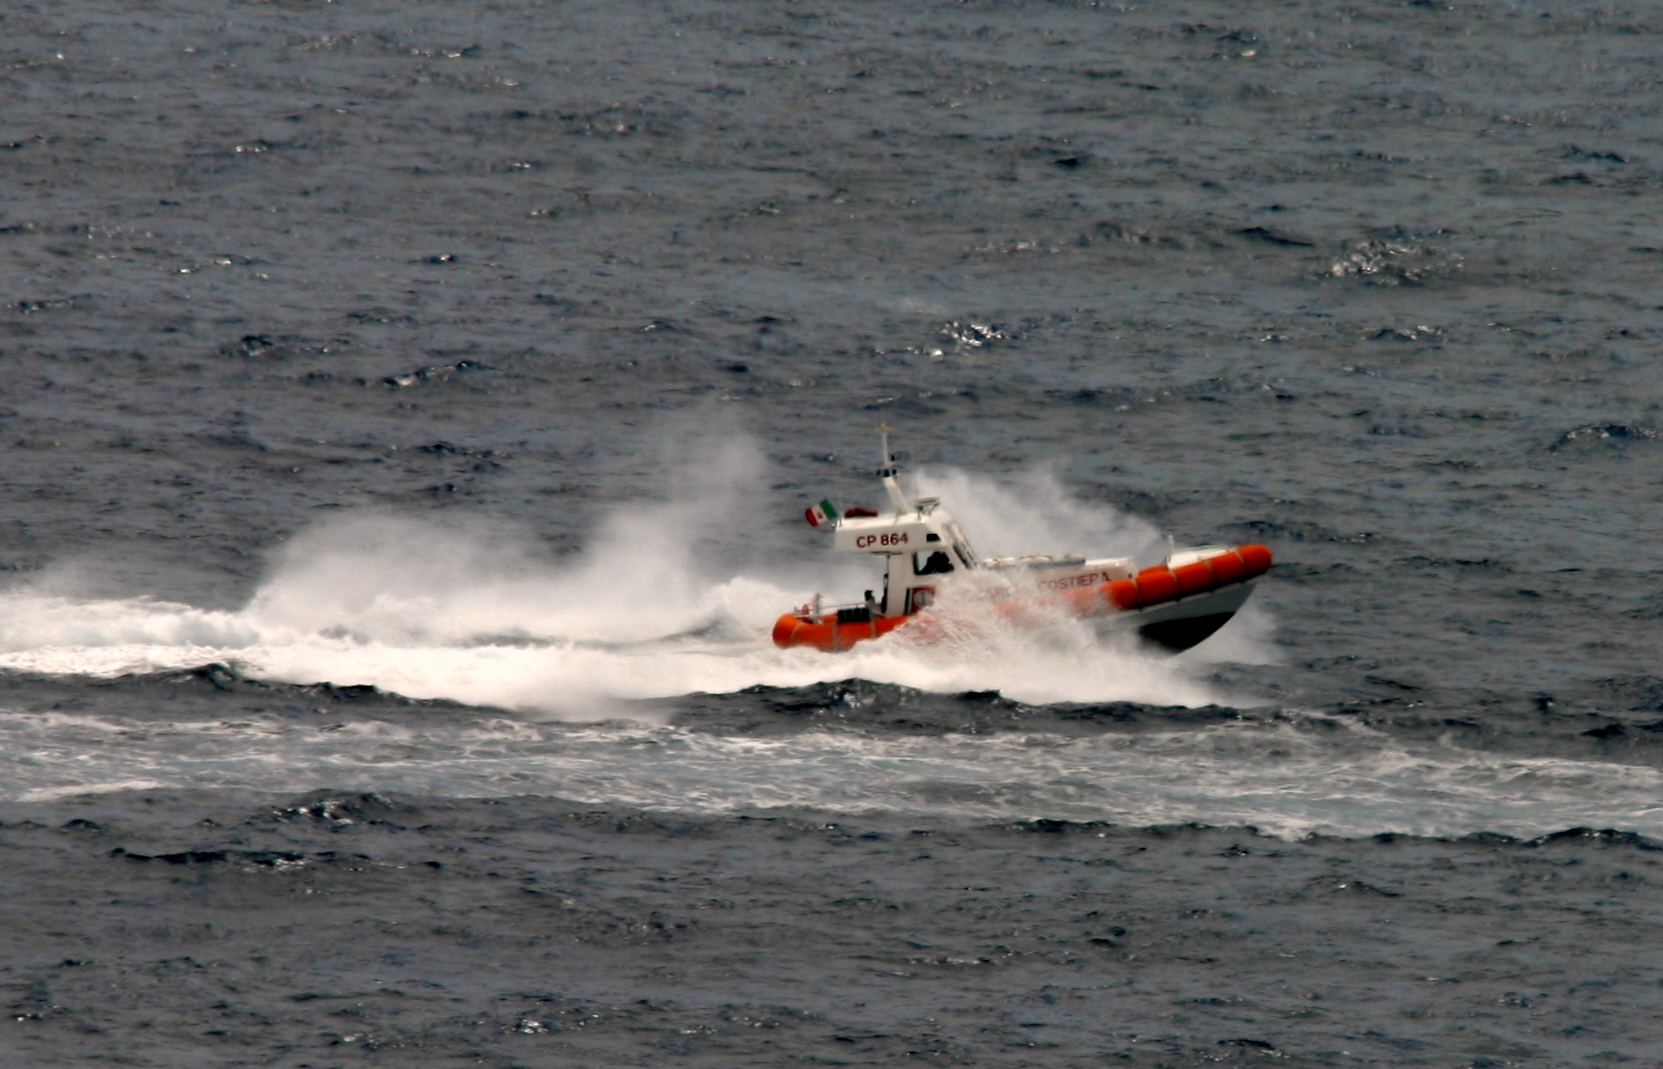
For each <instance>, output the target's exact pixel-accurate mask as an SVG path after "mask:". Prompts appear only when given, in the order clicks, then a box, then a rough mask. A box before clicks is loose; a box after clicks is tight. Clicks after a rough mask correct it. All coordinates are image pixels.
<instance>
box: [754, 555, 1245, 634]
mask: <svg viewBox="0 0 1663 1069" xmlns="http://www.w3.org/2000/svg"><path fill="white" fill-rule="evenodd" d="M1271 563H1272V557H1271V554H1270V549H1269V547H1267V546H1262V545H1259V544H1258V543H1257V542H1253V543H1249V544H1248V545H1245V546H1236V547H1235V548H1233V549H1227V550H1225V551H1224V552H1222V553H1215V554H1213V555H1212V556H1210V557H1204V558H1202V559H1201V560H1198V561H1194V562H1192V563H1190V564H1182V565H1179V566H1178V567H1177V568H1169V567H1167V566H1166V565H1165V564H1157V565H1155V566H1154V567H1152V568H1145V569H1144V570H1143V571H1141V572H1139V573H1138V574H1137V575H1135V576H1133V577H1132V578H1130V579H1115V580H1112V581H1111V582H1107V583H1102V584H1099V585H1098V586H1095V587H1089V588H1087V589H1084V590H1071V591H1069V592H1068V593H1066V594H1061V595H1049V596H1046V597H1044V598H1036V599H1035V603H1038V604H1044V603H1047V602H1049V603H1053V604H1061V605H1063V606H1065V607H1067V608H1068V609H1069V611H1071V612H1073V613H1075V614H1076V615H1078V616H1097V615H1101V614H1102V613H1105V612H1115V611H1130V610H1135V609H1146V608H1149V607H1151V606H1154V605H1160V604H1162V603H1163V602H1168V601H1177V600H1179V599H1180V598H1185V597H1189V596H1190V595H1192V594H1204V593H1207V592H1208V591H1212V590H1218V589H1219V588H1221V587H1226V586H1232V585H1234V584H1236V583H1245V582H1247V581H1248V580H1249V579H1257V578H1258V577H1259V576H1261V575H1263V574H1265V573H1266V572H1268V571H1270V566H1271ZM995 611H996V612H998V613H1000V614H1001V615H1003V616H1006V617H1011V616H1016V615H1020V614H1021V612H1022V611H1023V606H1021V605H999V606H996V607H995ZM914 618H915V617H914V616H877V617H872V618H871V619H866V620H849V621H846V622H839V620H838V615H837V613H835V612H834V613H829V614H826V615H823V616H821V617H820V618H819V619H814V618H812V617H811V616H810V615H809V614H808V613H807V611H806V610H798V611H797V612H788V613H786V614H785V615H784V616H781V617H780V618H779V619H778V620H777V621H775V622H774V645H776V646H779V647H782V648H787V647H791V646H813V647H814V648H815V649H818V650H823V651H824V652H826V653H841V652H842V651H844V650H847V649H850V648H851V647H853V646H854V644H855V643H857V642H863V641H865V640H866V639H869V638H877V637H879V636H881V635H887V634H889V632H891V631H893V630H895V629H896V628H897V627H900V626H901V625H902V624H905V623H908V622H909V621H911V620H913V619H914Z"/></svg>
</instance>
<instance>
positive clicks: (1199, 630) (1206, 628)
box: [1138, 612, 1236, 653]
mask: <svg viewBox="0 0 1663 1069" xmlns="http://www.w3.org/2000/svg"><path fill="white" fill-rule="evenodd" d="M1234 615H1236V614H1235V613H1233V612H1215V613H1210V614H1208V615H1206V616H1190V617H1186V618H1184V619H1182V620H1163V621H1161V622H1160V623H1158V624H1145V625H1143V626H1142V627H1140V628H1138V634H1140V635H1142V636H1143V637H1144V638H1145V639H1146V640H1147V641H1149V642H1153V643H1154V644H1155V645H1157V646H1161V647H1164V648H1166V649H1169V650H1171V651H1172V652H1173V653H1182V652H1184V651H1185V650H1187V649H1189V648H1191V647H1192V646H1199V645H1200V644H1201V643H1203V642H1205V641H1207V639H1209V638H1211V637H1212V634H1213V632H1214V631H1217V630H1218V629H1219V628H1221V627H1223V626H1224V625H1225V624H1227V623H1229V622H1230V617H1232V616H1234Z"/></svg>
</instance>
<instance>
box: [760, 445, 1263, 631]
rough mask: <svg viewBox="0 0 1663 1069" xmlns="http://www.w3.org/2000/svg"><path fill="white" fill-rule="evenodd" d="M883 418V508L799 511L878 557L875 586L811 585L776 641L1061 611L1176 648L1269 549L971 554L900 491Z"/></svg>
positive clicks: (929, 502)
mask: <svg viewBox="0 0 1663 1069" xmlns="http://www.w3.org/2000/svg"><path fill="white" fill-rule="evenodd" d="M888 430H889V429H888V428H887V427H883V428H879V434H880V435H881V441H882V455H883V467H881V468H879V469H878V472H877V474H878V478H879V479H880V480H881V481H882V483H883V488H884V492H885V495H886V496H887V497H888V499H889V504H890V506H891V511H890V512H888V513H883V514H880V513H877V512H874V511H873V510H871V509H861V508H851V509H848V510H847V511H844V512H841V513H840V512H839V511H838V510H837V509H836V508H835V507H834V506H833V505H832V504H831V502H829V501H822V502H821V503H820V504H819V505H816V506H814V507H812V508H809V509H808V510H807V511H806V518H807V519H808V522H809V523H810V524H812V525H814V526H816V527H827V528H830V530H831V531H832V533H833V536H834V540H833V547H834V548H835V549H836V550H837V551H839V552H844V553H867V554H872V555H874V556H880V557H883V558H884V560H885V564H886V568H885V577H884V588H883V596H882V597H874V596H873V594H872V591H870V590H868V591H867V592H866V597H865V598H864V600H862V601H860V602H857V603H855V604H850V605H834V606H823V605H822V604H821V598H820V595H818V594H816V595H815V596H814V600H813V601H811V602H810V603H809V604H807V605H803V606H801V607H800V608H798V609H795V610H793V611H791V612H788V613H786V614H784V615H783V616H781V617H780V618H779V620H778V621H776V622H775V624H774V633H773V637H774V644H775V645H777V646H781V647H792V646H809V647H813V648H815V649H818V650H823V651H825V652H827V653H838V652H842V651H844V650H847V649H850V648H852V647H853V646H854V645H855V644H857V643H860V642H865V641H869V640H871V639H876V638H881V637H882V636H884V635H887V634H889V633H890V632H891V631H894V630H896V629H898V628H902V627H905V628H907V629H908V633H909V634H913V635H917V636H918V637H922V638H931V637H939V636H941V635H943V634H946V633H948V632H953V631H958V632H962V631H964V630H966V629H969V630H974V629H976V628H977V627H978V626H980V625H983V624H998V625H1006V626H1022V625H1023V624H1026V623H1037V622H1040V621H1043V620H1044V619H1045V618H1046V617H1047V616H1054V615H1055V614H1058V613H1061V614H1064V615H1066V616H1071V617H1075V618H1079V619H1082V620H1085V621H1087V622H1089V623H1090V624H1092V625H1093V626H1094V627H1096V628H1097V629H1098V630H1099V631H1102V632H1105V633H1107V632H1114V631H1126V630H1135V631H1136V632H1137V633H1138V634H1139V635H1141V636H1142V637H1143V638H1144V640H1146V641H1147V642H1149V643H1151V644H1152V645H1154V646H1157V647H1160V648H1163V649H1166V650H1169V651H1171V652H1173V653H1179V652H1182V651H1184V650H1187V649H1190V648H1191V647H1193V646H1196V645H1199V644H1200V643H1202V642H1204V641H1205V640H1206V639H1208V638H1209V637H1211V636H1212V634H1213V633H1214V632H1216V631H1217V630H1218V629H1219V628H1221V627H1223V626H1224V625H1225V624H1226V623H1228V622H1229V621H1230V618H1231V617H1232V616H1234V615H1235V614H1236V612H1237V610H1239V609H1240V608H1241V607H1242V605H1243V604H1244V603H1245V602H1246V601H1247V597H1248V595H1249V594H1251V593H1252V591H1253V586H1254V584H1255V583H1256V582H1257V581H1258V580H1259V578H1260V577H1261V576H1263V575H1264V574H1265V573H1266V572H1268V571H1269V570H1270V566H1271V553H1270V550H1269V549H1268V548H1266V547H1265V546H1262V545H1259V544H1258V543H1249V544H1246V545H1239V546H1222V545H1215V546H1199V547H1194V548H1188V549H1183V550H1179V549H1178V548H1177V547H1175V546H1174V545H1172V543H1171V541H1170V539H1169V540H1168V545H1167V555H1166V559H1165V560H1163V561H1162V562H1161V563H1159V564H1156V565H1153V566H1151V567H1148V568H1141V569H1140V568H1137V567H1136V566H1135V564H1134V561H1133V558H1131V557H1103V558H1096V559H1088V558H1086V557H1084V556H1078V555H1073V554H1068V555H1061V556H1048V555H1043V554H1034V555H1030V556H1025V557H985V558H984V557H981V556H978V555H977V553H976V551H975V550H974V549H973V548H972V547H971V544H970V540H969V539H968V538H967V537H965V534H964V531H963V529H962V528H960V527H959V525H958V522H957V521H955V520H954V519H953V517H952V515H951V514H949V513H948V512H947V510H946V509H944V508H942V507H941V500H940V499H939V498H936V497H914V498H913V499H911V500H910V501H909V500H908V499H907V497H906V495H905V494H903V493H902V491H901V486H900V482H899V481H898V479H897V474H898V469H897V467H896V465H895V461H894V458H893V457H892V455H891V454H890V451H889V434H888ZM972 576H974V577H976V578H968V577H972ZM955 591H959V592H963V593H966V594H968V595H969V596H967V597H965V598H959V599H950V600H952V601H953V602H954V603H953V607H952V611H951V613H950V614H949V613H947V612H946V611H945V610H944V609H943V608H941V607H937V606H936V602H937V598H938V595H942V594H949V593H953V592H955Z"/></svg>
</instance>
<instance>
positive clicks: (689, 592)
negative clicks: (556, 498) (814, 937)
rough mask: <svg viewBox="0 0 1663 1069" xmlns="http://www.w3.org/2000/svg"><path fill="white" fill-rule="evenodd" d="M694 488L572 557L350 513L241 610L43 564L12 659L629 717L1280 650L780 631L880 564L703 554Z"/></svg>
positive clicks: (1160, 669)
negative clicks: (809, 646) (795, 637)
mask: <svg viewBox="0 0 1663 1069" xmlns="http://www.w3.org/2000/svg"><path fill="white" fill-rule="evenodd" d="M935 482H936V483H937V484H942V483H946V484H950V486H949V489H951V490H952V491H954V492H956V493H958V494H959V495H960V496H962V497H963V498H964V499H965V500H966V501H967V502H975V504H973V505H972V506H971V508H968V509H963V510H961V511H963V512H964V513H965V514H966V515H967V517H970V518H972V519H974V521H975V522H976V523H978V524H979V525H980V527H979V529H980V530H982V531H985V532H987V534H986V536H984V541H986V542H987V543H988V548H989V549H991V550H992V551H994V552H999V551H1000V549H1001V546H1002V545H1004V544H1017V545H1031V544H1033V542H1034V541H1035V540H1037V539H1044V540H1047V541H1048V542H1049V543H1050V544H1058V543H1060V544H1064V545H1068V544H1073V543H1074V542H1078V543H1079V544H1081V545H1091V546H1094V547H1095V546H1104V545H1105V543H1106V542H1107V543H1111V544H1110V545H1108V546H1107V547H1106V548H1121V549H1123V550H1124V551H1126V552H1135V551H1137V550H1138V549H1140V548H1145V547H1147V545H1148V544H1150V543H1151V542H1153V541H1155V540H1154V538H1153V530H1152V529H1151V528H1148V527H1147V526H1146V525H1140V524H1138V523H1136V522H1135V521H1129V520H1127V519H1126V518H1125V517H1122V516H1120V515H1119V514H1117V513H1114V512H1113V511H1112V510H1109V509H1102V508H1092V507H1089V506H1085V505H1082V504H1080V503H1078V502H1075V501H1071V500H1069V499H1068V497H1067V495H1066V494H1065V493H1063V492H1062V490H1061V488H1060V487H1059V486H1058V485H1057V484H1056V482H1055V480H1050V479H1045V478H1038V479H1035V480H1033V481H1031V482H1030V483H1028V484H1026V485H1024V486H1021V487H1016V488H1006V487H999V486H995V485H993V484H991V483H988V482H986V481H985V480H974V479H973V478H972V477H970V476H966V475H963V474H961V473H956V472H949V473H946V474H944V475H941V476H937V477H936V480H935ZM921 483H922V484H924V485H926V486H928V485H929V483H930V478H929V476H928V475H925V476H924V477H923V478H922V479H921ZM696 496H697V501H692V500H689V501H669V502H663V503H656V504H652V505H635V506H632V507H629V508H626V509H620V510H618V511H617V512H616V513H614V514H613V515H611V516H610V517H608V518H607V519H606V520H605V521H603V522H602V523H601V524H600V525H599V526H598V528H597V530H596V531H595V533H594V535H593V537H592V538H591V539H590V541H589V545H588V548H587V549H586V550H584V551H583V552H582V553H579V554H576V555H574V556H573V557H571V558H567V559H557V558H554V557H552V556H551V555H550V554H549V553H548V552H547V551H546V549H545V548H544V547H542V546H541V545H540V544H539V542H538V540H537V539H535V538H534V537H532V536H530V535H529V534H527V533H525V532H519V531H514V530H511V529H505V528H503V527H500V526H490V525H486V524H483V523H480V522H437V521H432V520H418V519H411V518H408V517H398V516H389V515H374V514H358V515H352V514H348V515H344V516H341V517H337V518H335V519H334V520H332V521H329V522H325V523H322V524H319V525H317V526H315V527H312V528H310V529H308V530H305V531H302V532H301V533H299V534H298V535H296V536H295V537H294V538H293V539H291V540H290V541H289V542H288V543H286V544H285V545H284V546H282V547H281V548H280V549H279V550H278V551H277V552H276V553H275V554H274V556H273V561H272V566H271V569H270V573H269V576H268V578H267V580H266V581H265V582H264V583H263V584H262V585H261V586H260V588H259V589H258V590H257V592H256V593H255V594H254V596H253V597H252V598H251V599H250V600H249V602H248V603H247V604H246V605H245V606H243V607H242V608H240V609H236V610H210V609H204V608H200V607H196V606H192V605H189V604H184V603H180V602H174V601H169V600H164V599H161V598H157V597H142V596H141V597H122V598H111V597H102V598H100V597H94V596H89V595H88V594H87V592H85V591H78V590H77V589H75V586H74V583H73V582H72V581H70V580H68V579H66V578H65V577H64V576H63V575H54V574H48V575H46V576H43V577H41V578H39V579H38V580H37V581H35V582H32V583H26V584H23V585H21V586H18V587H16V588H14V589H12V590H10V591H8V592H6V593H4V594H0V668H9V669H12V670H14V671H27V672H36V673H48V674H54V675H83V676H99V677H112V676H119V675H124V674H128V673H149V672H155V671H162V670H168V669H176V668H182V667H192V666H196V665H201V664H204V663H207V662H213V661H218V662H223V663H226V664H229V665H231V666H233V667H234V668H235V669H236V670H237V671H238V672H239V673H241V674H243V675H245V676H249V677H252V678H259V679H266V680H271V681H280V682H288V683H316V682H332V683H336V684H342V685H346V684H369V685H373V686H376V687H379V688H381V689H383V690H387V691H392V692H396V693H399V694H403V695H407V696H409V697H413V698H444V699H451V700H455V701H459V702H464V703H467V704H470V705H480V706H492V707H499V708H506V709H513V710H518V711H524V712H529V713H535V714H539V715H544V716H549V717H552V718H560V719H571V720H597V719H608V718H613V717H617V716H639V715H641V714H640V711H639V709H638V708H633V707H630V706H628V705H627V704H626V703H628V702H631V701H635V700H640V699H649V698H668V697H674V696H676V695H682V694H688V693H693V692H717V693H725V692H730V691H735V690H740V689H743V688H745V687H749V686H754V685H759V684H762V685H769V686H776V687H792V686H802V685H805V684H811V683H817V682H825V681H831V680H838V679H847V678H851V677H859V678H863V679H868V680H872V681H874V682H883V683H895V684H900V685H904V686H908V687H914V688H917V689H921V690H929V691H946V692H952V691H968V690H978V691H989V690H997V691H1000V692H1002V693H1004V694H1005V695H1007V696H1009V697H1012V698H1015V699H1017V700H1020V701H1026V702H1034V703H1041V702H1059V701H1080V702H1091V701H1135V702H1146V703H1150V704H1157V705H1191V706H1195V705H1206V704H1215V703H1221V702H1230V701H1235V702H1237V703H1240V702H1241V701H1242V700H1243V696H1240V695H1229V694H1224V693H1222V692H1221V691H1220V690H1219V689H1218V688H1217V687H1216V686H1213V685H1211V684H1209V683H1208V682H1207V681H1206V675H1207V672H1208V667H1207V666H1208V664H1209V663H1210V662H1211V661H1214V660H1219V659H1232V660H1250V661H1251V660H1259V661H1262V660H1265V659H1266V656H1267V652H1268V650H1269V643H1268V631H1269V626H1268V622H1267V620H1266V618H1265V617H1264V616H1262V615H1256V614H1253V613H1251V612H1249V613H1246V614H1244V618H1243V619H1242V620H1240V621H1238V622H1237V623H1235V624H1233V625H1232V626H1231V627H1230V628H1229V629H1228V630H1227V631H1226V632H1225V633H1224V634H1221V635H1220V636H1218V637H1217V638H1216V639H1214V640H1213V641H1212V642H1210V643H1208V644H1207V646H1206V647H1203V649H1201V650H1199V651H1197V652H1196V653H1195V654H1191V655H1188V656H1186V657H1184V658H1180V659H1176V660H1173V659H1169V658H1165V657H1157V656H1154V655H1151V654H1149V653H1147V652H1146V651H1144V650H1142V649H1140V648H1139V647H1138V646H1137V645H1136V644H1135V643H1133V642H1132V641H1131V640H1129V639H1128V640H1127V641H1125V642H1123V643H1120V644H1115V643H1112V642H1111V643H1107V644H1105V643H1104V642H1102V641H1101V640H1099V639H1098V638H1097V637H1096V636H1095V635H1094V634H1093V633H1092V632H1091V631H1090V630H1089V629H1088V628H1087V627H1085V626H1084V625H1081V624H1079V623H1077V622H1071V621H1068V620H1062V619H1059V620H1057V621H1055V622H1054V623H1053V624H1052V625H1051V626H1048V627H1045V628H1041V629H1039V630H1038V631H1030V630H1023V631H1021V632H1018V631H1015V630H1007V631H1004V632H996V633H979V634H976V635H974V636H965V637H963V638H961V639H959V640H956V641H953V642H948V643H941V644H936V645H932V646H930V647H928V648H924V647H921V646H919V645H917V644H915V643H909V642H907V641H905V640H904V636H902V635H897V636H894V640H893V641H886V642H883V643H870V644H868V647H869V648H861V649H858V650H856V651H853V652H851V653H848V654H843V655H839V656H828V655H826V654H823V653H820V652H818V651H814V650H803V649H794V650H780V649H777V648H775V647H774V646H773V645H772V644H771V643H770V642H769V640H768V630H769V626H770V624H771V623H772V621H773V619H774V617H775V615H776V614H777V613H778V612H779V611H780V609H781V608H782V607H785V606H789V605H794V604H800V603H802V602H804V601H806V600H808V598H809V597H811V596H812V594H813V592H814V591H815V590H816V589H846V590H857V589H859V588H860V587H861V586H862V585H866V586H870V585H872V582H873V579H872V577H871V576H870V575H868V574H866V571H865V570H862V569H861V568H860V567H859V563H858V562H857V563H856V564H855V565H854V566H853V567H851V566H850V565H847V564H844V565H841V566H838V567H840V568H841V570H840V571H832V570H828V568H827V567H825V566H819V567H810V568H804V567H803V566H801V565H800V564H796V563H794V562H790V561H786V560H783V559H778V558H775V559H768V558H763V559H762V560H761V561H760V562H758V561H755V560H750V561H746V562H745V563H744V564H743V565H741V566H734V567H729V568H728V569H727V570H726V573H725V574H724V573H723V572H722V571H721V570H718V569H715V568H713V567H712V566H711V564H710V561H711V560H723V559H726V560H733V559H735V558H736V557H739V556H742V555H743V554H740V553H737V552H736V549H737V548H743V547H734V546H731V545H727V546H724V545H722V544H721V542H720V532H721V531H723V530H729V529H731V528H732V521H731V516H732V513H733V510H734V508H735V506H734V505H733V499H734V498H735V497H737V495H731V494H730V495H729V496H728V497H727V498H725V499H724V498H721V497H720V496H719V495H718V497H717V499H716V500H715V501H714V502H713V501H712V496H711V495H710V493H709V492H708V488H707V487H701V488H699V493H698V495H696ZM1002 516H1003V517H1014V518H1016V519H1014V520H1011V519H1007V520H1004V521H1001V517H1002ZM718 518H720V522H718ZM762 523H766V521H762ZM752 529H763V530H766V529H767V528H766V526H758V527H753V528H752ZM753 552H754V551H753Z"/></svg>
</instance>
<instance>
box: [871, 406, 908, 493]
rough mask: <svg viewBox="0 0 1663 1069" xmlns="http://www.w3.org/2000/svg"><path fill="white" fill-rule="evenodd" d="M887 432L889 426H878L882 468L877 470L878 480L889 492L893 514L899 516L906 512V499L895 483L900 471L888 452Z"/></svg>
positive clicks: (899, 485) (881, 424) (899, 486)
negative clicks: (880, 480) (897, 473)
mask: <svg viewBox="0 0 1663 1069" xmlns="http://www.w3.org/2000/svg"><path fill="white" fill-rule="evenodd" d="M889 430H890V428H889V424H887V423H880V424H878V444H879V447H880V449H881V450H882V451H883V467H881V468H879V469H878V478H880V479H882V480H883V488H884V489H885V490H886V491H888V492H889V503H890V504H891V505H894V506H895V514H896V515H897V516H899V515H900V514H901V513H903V512H906V511H908V510H907V498H906V495H905V494H903V493H901V484H900V483H898V482H896V481H895V473H896V472H897V471H899V470H900V469H899V468H898V467H897V466H896V464H895V458H894V457H893V456H891V455H890V452H889Z"/></svg>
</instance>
